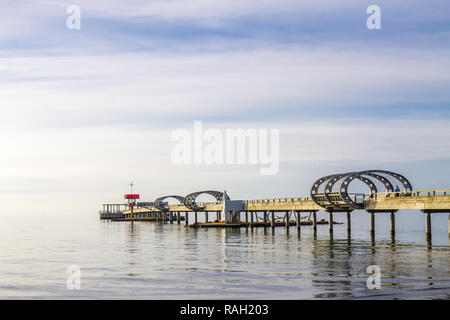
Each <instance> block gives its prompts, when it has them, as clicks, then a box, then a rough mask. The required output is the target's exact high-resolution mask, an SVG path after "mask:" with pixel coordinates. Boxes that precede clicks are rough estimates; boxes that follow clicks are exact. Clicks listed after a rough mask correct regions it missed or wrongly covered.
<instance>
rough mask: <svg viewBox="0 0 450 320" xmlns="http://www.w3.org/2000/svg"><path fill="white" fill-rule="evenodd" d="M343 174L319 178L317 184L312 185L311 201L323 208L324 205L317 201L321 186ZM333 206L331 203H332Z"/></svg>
mask: <svg viewBox="0 0 450 320" xmlns="http://www.w3.org/2000/svg"><path fill="white" fill-rule="evenodd" d="M340 175H341V174H332V175H329V176H325V177H322V178H319V179H317V180H316V182H314V184H313V185H312V187H311V190H310V194H311V199H312V200H313V201H314V202H315V203H316V204H317V205H319V206H323V203H321V202H320V201H319V200H318V199H317V197H316V196H317V194H318V193H319V188H320V186H321V185H322V184H323V183H324V182H326V181H328V180H330V179H333V178H334V177H336V176H340ZM330 204H331V203H330Z"/></svg>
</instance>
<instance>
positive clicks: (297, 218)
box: [295, 211, 302, 233]
mask: <svg viewBox="0 0 450 320" xmlns="http://www.w3.org/2000/svg"><path fill="white" fill-rule="evenodd" d="M295 221H296V223H297V230H298V233H300V229H301V225H302V224H301V221H300V211H297V212H296V213H295Z"/></svg>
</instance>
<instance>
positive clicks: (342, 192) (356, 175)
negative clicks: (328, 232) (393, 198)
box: [310, 170, 412, 210]
mask: <svg viewBox="0 0 450 320" xmlns="http://www.w3.org/2000/svg"><path fill="white" fill-rule="evenodd" d="M383 175H385V176H388V177H390V178H394V179H396V180H398V181H399V182H400V183H401V184H402V186H403V188H404V189H405V191H412V185H411V183H410V182H409V180H408V179H406V177H404V176H403V175H401V174H398V173H395V172H391V171H387V170H365V171H358V172H348V173H342V174H332V175H328V176H325V177H322V178H320V179H318V180H316V182H315V183H314V184H313V185H312V187H311V191H310V194H311V198H312V200H313V201H314V202H315V203H316V204H317V205H319V206H321V207H325V208H326V209H328V210H336V209H337V210H343V209H348V208H351V209H363V207H364V205H363V204H357V203H356V202H355V201H353V200H352V199H351V198H350V196H349V195H348V185H349V184H350V183H351V182H352V181H353V180H354V179H358V180H361V181H362V182H364V183H365V184H366V185H367V186H368V187H369V189H370V192H371V193H377V192H378V190H377V187H376V185H375V183H374V182H373V181H372V180H371V179H370V178H367V177H366V176H369V177H372V178H375V179H376V180H378V181H380V182H381V183H382V184H383V185H384V186H385V188H386V191H387V192H392V191H394V187H393V185H392V183H391V181H390V180H389V178H387V177H385V176H383ZM343 178H344V180H343V181H342V183H341V185H340V187H339V191H338V192H333V186H334V185H335V184H336V183H337V182H338V181H339V180H341V179H343ZM323 184H325V187H324V191H323V193H319V189H320V188H321V186H322V185H323ZM336 196H338V198H340V199H338V200H336ZM333 198H334V199H333ZM342 201H343V202H345V204H346V205H343V204H342ZM346 207H348V208H346Z"/></svg>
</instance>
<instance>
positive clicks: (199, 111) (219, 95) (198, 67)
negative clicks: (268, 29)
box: [0, 46, 450, 130]
mask: <svg viewBox="0 0 450 320" xmlns="http://www.w3.org/2000/svg"><path fill="white" fill-rule="evenodd" d="M289 49H290V50H289V51H287V50H286V51H285V50H279V49H270V50H269V49H266V50H248V51H240V52H233V53H230V52H228V53H208V54H201V53H200V54H180V55H174V54H173V55H168V54H167V55H164V54H156V53H155V54H151V53H141V54H138V53H134V54H116V55H93V56H81V57H80V56H69V57H68V56H63V57H26V58H25V57H24V58H2V59H0V70H2V73H1V76H0V81H1V82H2V90H1V92H0V104H1V105H2V106H5V109H4V112H5V113H6V117H2V119H1V120H0V123H1V124H2V128H3V129H8V130H9V128H10V127H11V126H12V127H16V128H17V127H19V128H25V127H29V128H34V127H48V126H51V127H54V126H63V127H64V126H74V125H95V124H96V123H97V124H103V123H104V122H103V120H105V121H106V122H108V121H110V122H111V121H112V122H117V121H120V119H122V118H123V117H124V116H126V115H127V114H134V113H143V114H145V115H147V116H148V117H149V121H150V120H151V118H157V117H159V116H165V117H167V116H170V115H176V116H178V117H183V116H192V115H198V116H210V115H215V116H217V115H219V114H221V113H224V115H227V116H230V115H234V116H236V117H238V116H239V112H240V110H242V109H243V108H245V110H246V111H250V110H254V112H260V111H261V110H265V112H269V113H270V114H277V112H282V110H283V109H285V108H286V107H287V106H289V107H292V106H295V107H296V108H297V112H301V109H302V108H303V107H312V106H314V107H317V108H320V107H323V106H329V107H330V106H331V107H333V105H334V106H335V107H336V108H342V107H346V106H358V107H360V108H367V107H371V108H375V109H376V107H377V106H384V105H392V104H394V103H398V102H402V103H409V102H414V103H416V104H417V103H426V102H428V101H444V102H445V101H449V98H450V96H449V93H448V91H445V90H442V88H443V87H448V86H449V85H450V70H449V68H450V67H449V66H450V61H449V60H450V58H449V57H450V54H449V52H448V51H445V50H442V51H437V50H433V51H429V50H418V51H404V52H402V53H400V54H396V55H394V54H393V52H392V51H391V50H388V49H385V50H379V51H377V52H376V53H369V52H365V51H357V50H339V51H338V50H333V48H329V47H324V48H321V47H319V48H317V47H306V46H305V47H302V46H295V47H290V48H289ZM6 106H7V107H6ZM268 110H269V111H268ZM278 110H279V111H278ZM291 111H292V110H291ZM270 114H268V115H267V117H271V116H270ZM350 116H352V115H350ZM324 117H327V115H326V114H324ZM138 121H142V119H139V120H138ZM150 122H151V121H150ZM129 124H130V125H132V124H133V123H129Z"/></svg>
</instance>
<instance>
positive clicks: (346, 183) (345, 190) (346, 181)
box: [339, 170, 412, 209]
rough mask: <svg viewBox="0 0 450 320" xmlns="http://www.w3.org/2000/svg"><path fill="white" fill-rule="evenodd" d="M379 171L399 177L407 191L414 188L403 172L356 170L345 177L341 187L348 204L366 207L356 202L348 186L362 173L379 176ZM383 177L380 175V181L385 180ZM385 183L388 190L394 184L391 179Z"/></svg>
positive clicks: (360, 207)
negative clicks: (350, 194)
mask: <svg viewBox="0 0 450 320" xmlns="http://www.w3.org/2000/svg"><path fill="white" fill-rule="evenodd" d="M377 173H382V174H385V175H388V176H390V177H393V178H395V179H397V180H398V181H400V183H401V184H402V185H403V187H404V188H405V190H406V191H411V190H412V185H411V183H410V182H409V181H408V179H406V178H405V177H404V176H402V175H401V174H398V173H395V172H391V171H386V170H366V171H360V172H355V173H353V174H351V175H349V176H348V177H346V178H345V179H344V181H342V183H341V185H340V187H339V193H340V197H341V199H342V200H343V201H344V202H345V203H346V204H347V205H349V206H350V207H351V208H354V209H363V208H364V204H358V203H356V202H355V201H353V200H352V199H351V198H350V196H349V195H348V186H349V184H350V183H351V182H352V181H353V180H354V179H357V178H358V176H361V175H369V176H374V175H375V176H378V175H377ZM378 177H380V176H378ZM382 178H383V177H380V181H382V182H383V180H381V179H382ZM377 179H378V178H377ZM385 179H387V178H385ZM383 183H384V182H383ZM384 185H385V186H386V185H387V186H388V187H387V190H389V186H390V187H392V184H391V183H390V181H388V183H384ZM372 193H373V191H372Z"/></svg>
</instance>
